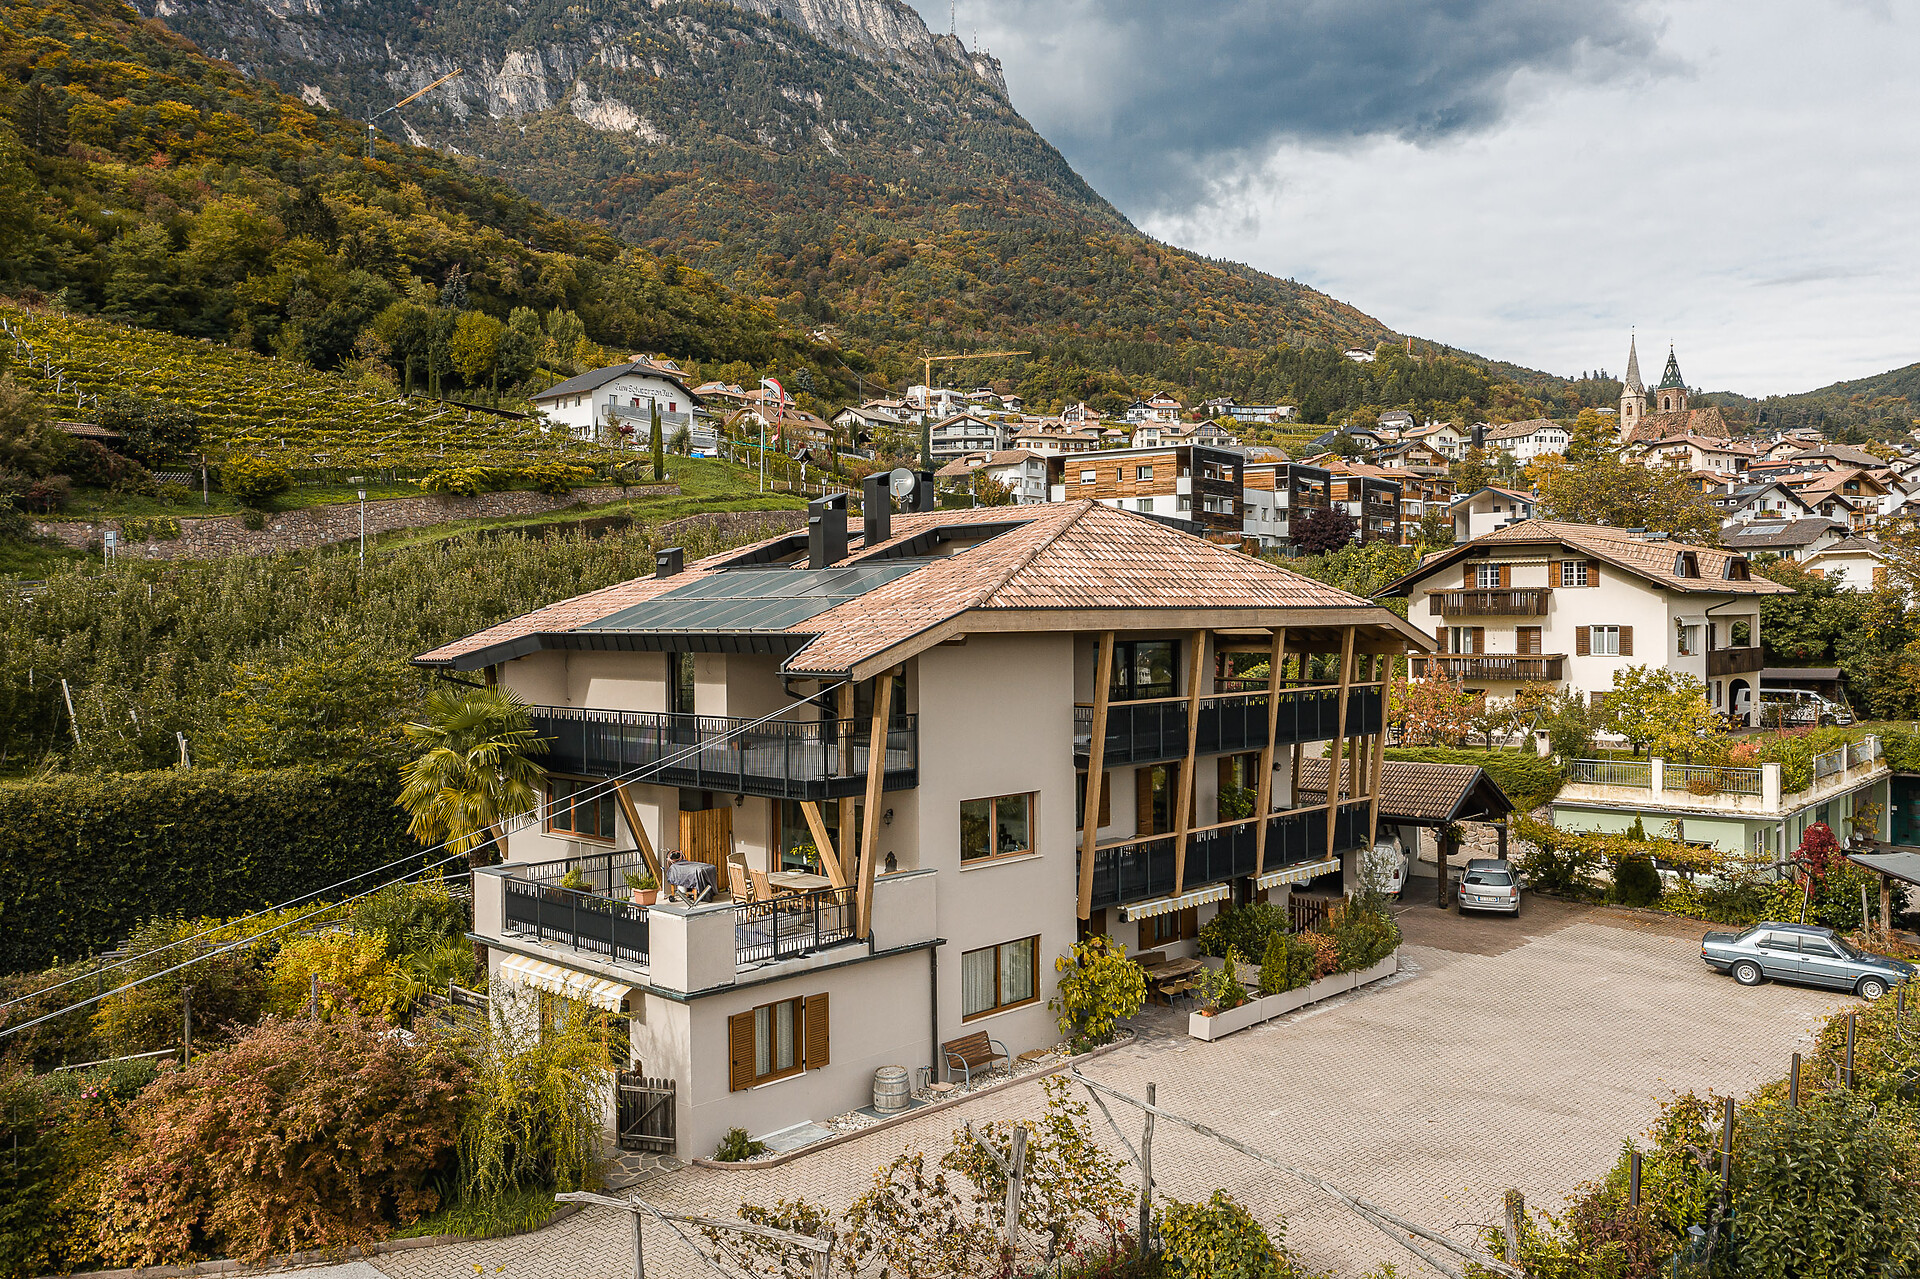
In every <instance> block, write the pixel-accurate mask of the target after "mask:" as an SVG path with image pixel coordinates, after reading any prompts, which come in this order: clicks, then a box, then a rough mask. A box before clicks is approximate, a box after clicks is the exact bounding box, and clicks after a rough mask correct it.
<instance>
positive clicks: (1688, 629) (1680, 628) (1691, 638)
mask: <svg viewBox="0 0 1920 1279" xmlns="http://www.w3.org/2000/svg"><path fill="white" fill-rule="evenodd" d="M1673 639H1674V643H1675V644H1676V645H1677V646H1678V647H1679V650H1680V656H1682V657H1692V656H1693V655H1694V654H1695V653H1698V652H1699V651H1700V628H1699V627H1698V626H1689V625H1687V624H1686V623H1685V622H1675V623H1674V624H1673Z"/></svg>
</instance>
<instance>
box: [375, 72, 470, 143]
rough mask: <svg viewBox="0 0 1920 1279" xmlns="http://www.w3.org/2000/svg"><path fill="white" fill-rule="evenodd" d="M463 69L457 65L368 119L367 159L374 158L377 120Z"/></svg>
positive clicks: (431, 89) (441, 83)
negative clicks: (375, 123) (374, 133)
mask: <svg viewBox="0 0 1920 1279" xmlns="http://www.w3.org/2000/svg"><path fill="white" fill-rule="evenodd" d="M461 70H462V68H460V67H455V68H454V69H453V70H451V71H449V72H447V73H446V74H445V75H443V76H441V77H440V78H439V79H438V80H435V81H434V82H433V83H432V84H430V85H428V86H427V87H426V88H424V89H421V90H419V91H418V92H415V93H409V94H408V95H407V96H406V97H404V98H402V99H400V101H398V102H396V103H394V104H393V105H392V106H390V107H388V108H387V109H386V110H385V111H382V112H381V113H380V114H379V115H377V116H374V117H373V119H372V120H368V121H367V159H369V160H371V159H373V125H374V121H375V120H379V119H382V118H383V117H386V116H390V115H392V114H393V113H394V112H395V111H398V110H399V109H400V108H401V107H404V106H406V105H407V103H409V102H412V101H413V100H414V99H415V98H424V97H425V96H427V95H428V94H429V93H432V92H433V91H434V90H435V89H438V88H439V87H440V86H441V85H443V84H445V83H446V82H447V81H449V80H451V79H453V78H454V77H455V76H457V75H459V74H460V72H461Z"/></svg>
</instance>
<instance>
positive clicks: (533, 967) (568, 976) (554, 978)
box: [500, 955, 633, 1013]
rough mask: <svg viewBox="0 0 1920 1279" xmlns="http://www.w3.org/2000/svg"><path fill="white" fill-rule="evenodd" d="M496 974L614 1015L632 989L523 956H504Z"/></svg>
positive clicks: (519, 984)
mask: <svg viewBox="0 0 1920 1279" xmlns="http://www.w3.org/2000/svg"><path fill="white" fill-rule="evenodd" d="M500 975H501V976H502V977H505V978H506V979H507V980H508V981H511V982H513V983H514V984H515V985H518V986H532V987H534V988H535V989H536V990H545V991H551V992H552V993H553V994H556V995H565V996H566V997H567V998H568V999H581V1000H585V1001H586V1002H587V1003H589V1004H592V1005H593V1006H594V1007H595V1008H604V1009H606V1010H607V1011H608V1012H615V1013H617V1012H619V1011H620V1009H621V1005H622V1004H623V1003H624V1002H625V1001H626V998H627V996H628V994H630V993H631V992H632V990H633V987H632V986H628V985H623V984H622V983H620V982H617V981H612V980H609V979H608V978H605V977H595V976H594V975H593V974H591V973H583V972H579V971H577V970H575V969H572V968H563V967H562V966H560V965H559V964H550V963H548V962H547V961H546V960H544V959H530V958H528V957H527V956H525V955H508V956H507V957H506V959H504V960H502V961H501V963H500Z"/></svg>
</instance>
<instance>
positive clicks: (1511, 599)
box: [1427, 589, 1553, 617]
mask: <svg viewBox="0 0 1920 1279" xmlns="http://www.w3.org/2000/svg"><path fill="white" fill-rule="evenodd" d="M1552 595H1553V592H1552V591H1551V590H1549V589H1538V590H1534V589H1524V590H1513V589H1506V590H1468V591H1435V592H1434V593H1433V594H1432V595H1430V596H1428V597H1427V598H1428V599H1429V600H1430V601H1432V604H1433V615H1434V616H1435V617H1544V616H1545V615H1546V612H1547V603H1548V601H1549V600H1550V599H1551V597H1552Z"/></svg>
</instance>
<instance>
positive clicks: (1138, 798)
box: [1133, 764, 1180, 836]
mask: <svg viewBox="0 0 1920 1279" xmlns="http://www.w3.org/2000/svg"><path fill="white" fill-rule="evenodd" d="M1179 778H1180V765H1178V764H1159V765H1156V766H1154V767H1152V768H1139V769H1135V770H1134V774H1133V783H1134V812H1133V820H1134V831H1135V833H1136V834H1139V835H1143V836H1144V835H1164V834H1166V833H1167V832H1168V831H1170V830H1172V829H1173V810H1174V800H1175V797H1176V796H1178V795H1179V793H1180V792H1179V789H1178V788H1179V785H1180V781H1179Z"/></svg>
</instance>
